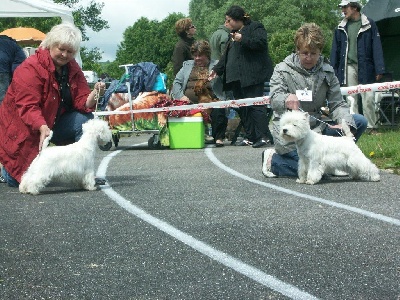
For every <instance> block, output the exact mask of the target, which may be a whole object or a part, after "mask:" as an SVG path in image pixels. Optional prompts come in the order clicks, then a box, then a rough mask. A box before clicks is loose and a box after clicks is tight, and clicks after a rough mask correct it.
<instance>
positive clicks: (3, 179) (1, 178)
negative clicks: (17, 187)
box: [0, 175, 6, 183]
mask: <svg viewBox="0 0 400 300" xmlns="http://www.w3.org/2000/svg"><path fill="white" fill-rule="evenodd" d="M0 183H6V179H5V178H4V177H3V176H1V175H0Z"/></svg>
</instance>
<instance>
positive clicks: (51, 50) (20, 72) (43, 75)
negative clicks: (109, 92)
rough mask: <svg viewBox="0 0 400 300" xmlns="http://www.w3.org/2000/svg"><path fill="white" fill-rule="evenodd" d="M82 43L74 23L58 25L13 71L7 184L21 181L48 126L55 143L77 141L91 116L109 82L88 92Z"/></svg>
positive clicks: (4, 140) (3, 109)
mask: <svg viewBox="0 0 400 300" xmlns="http://www.w3.org/2000/svg"><path fill="white" fill-rule="evenodd" d="M81 41H82V34H81V32H80V31H79V29H78V28H76V27H75V26H74V25H72V24H68V23H63V24H59V25H56V26H54V27H53V28H52V29H51V31H50V32H49V33H48V34H47V35H46V38H45V39H44V41H43V42H42V44H41V45H40V48H39V49H38V50H37V51H36V53H35V55H32V56H30V57H28V58H27V59H26V60H25V61H24V62H23V63H22V64H21V65H20V66H19V67H18V68H17V69H16V70H15V72H14V75H13V80H12V82H11V84H10V86H9V88H8V90H7V94H6V96H5V98H4V100H3V102H2V104H1V105H0V162H1V163H2V164H3V167H2V170H1V175H2V177H3V178H4V179H5V181H6V182H7V183H8V185H9V186H14V187H17V186H18V185H19V182H20V181H21V177H22V175H23V173H24V172H25V171H26V170H27V169H28V167H29V165H30V164H31V162H32V160H33V159H34V158H35V157H36V155H37V154H38V153H39V151H40V150H41V148H42V144H43V141H44V139H45V138H46V137H47V136H48V135H49V133H50V130H53V138H52V140H51V142H53V143H55V144H65V143H67V142H71V141H77V140H79V139H80V137H81V135H82V124H83V123H85V122H86V121H87V120H89V119H92V118H93V114H92V112H93V110H94V108H95V105H96V97H95V91H96V90H98V91H100V89H104V85H105V84H104V83H102V82H98V83H96V85H95V89H94V90H93V91H90V88H89V86H88V84H87V81H86V79H85V76H84V75H83V72H82V70H81V68H80V67H79V65H78V63H77V62H76V61H75V55H76V53H78V51H79V49H80V43H81Z"/></svg>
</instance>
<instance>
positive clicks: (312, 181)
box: [306, 179, 317, 185]
mask: <svg viewBox="0 0 400 300" xmlns="http://www.w3.org/2000/svg"><path fill="white" fill-rule="evenodd" d="M316 183H317V182H315V181H314V180H310V179H307V180H306V184H310V185H314V184H316Z"/></svg>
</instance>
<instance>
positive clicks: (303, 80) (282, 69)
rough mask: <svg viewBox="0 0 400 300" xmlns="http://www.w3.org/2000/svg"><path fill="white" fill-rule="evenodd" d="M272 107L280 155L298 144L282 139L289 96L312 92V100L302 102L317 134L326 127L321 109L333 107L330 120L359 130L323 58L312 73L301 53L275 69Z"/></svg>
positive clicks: (272, 78)
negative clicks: (306, 91)
mask: <svg viewBox="0 0 400 300" xmlns="http://www.w3.org/2000/svg"><path fill="white" fill-rule="evenodd" d="M270 85H271V92H270V96H271V107H272V110H273V112H274V118H273V131H272V133H273V136H274V141H275V149H276V151H277V152H278V153H279V154H284V153H288V152H290V151H293V150H295V149H296V146H295V145H294V143H289V144H287V143H286V142H285V141H284V140H283V139H282V138H281V137H280V136H279V120H280V116H281V115H282V114H283V113H284V112H285V111H286V106H285V101H286V98H287V97H288V96H289V94H296V90H304V89H306V88H307V90H308V91H312V101H301V102H300V108H301V109H302V110H303V111H306V112H308V113H309V114H310V126H311V128H312V129H313V130H314V131H317V132H322V130H323V129H324V128H325V126H326V124H324V123H322V122H320V121H319V120H321V116H322V113H321V107H328V108H329V112H330V114H329V117H330V119H332V120H333V121H335V122H336V123H337V124H341V122H342V119H345V120H346V123H348V124H349V125H350V126H353V127H355V123H354V120H353V117H352V116H351V114H350V110H349V107H348V106H347V104H346V102H345V101H344V99H343V97H342V95H341V92H340V85H339V81H338V79H337V77H336V76H335V73H334V70H333V68H332V66H331V65H330V64H329V62H328V60H326V59H325V58H324V57H323V56H321V57H320V58H319V60H318V63H317V65H316V66H315V68H314V70H313V71H312V72H310V71H308V70H306V69H304V68H303V67H302V66H301V64H300V59H299V57H298V55H297V54H295V53H293V54H291V55H289V56H287V57H286V58H285V59H284V61H283V62H281V63H279V64H278V65H276V66H275V69H274V73H273V74H272V77H271V80H270Z"/></svg>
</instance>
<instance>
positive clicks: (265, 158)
mask: <svg viewBox="0 0 400 300" xmlns="http://www.w3.org/2000/svg"><path fill="white" fill-rule="evenodd" d="M274 153H276V152H275V149H273V148H270V149H267V150H264V151H263V152H262V173H263V174H264V176H265V177H268V178H272V177H276V175H275V174H274V173H272V172H271V160H272V155H274Z"/></svg>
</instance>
